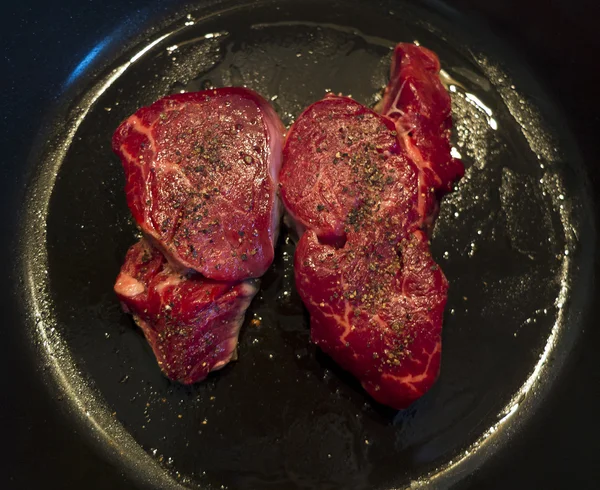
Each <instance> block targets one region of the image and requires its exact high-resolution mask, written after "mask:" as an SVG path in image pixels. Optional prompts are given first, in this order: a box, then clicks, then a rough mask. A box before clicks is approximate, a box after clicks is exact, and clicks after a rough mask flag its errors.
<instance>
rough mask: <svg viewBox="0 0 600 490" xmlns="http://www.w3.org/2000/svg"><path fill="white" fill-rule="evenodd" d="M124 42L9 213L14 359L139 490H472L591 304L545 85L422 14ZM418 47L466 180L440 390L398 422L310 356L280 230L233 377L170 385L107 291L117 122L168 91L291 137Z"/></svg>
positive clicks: (121, 218)
mask: <svg viewBox="0 0 600 490" xmlns="http://www.w3.org/2000/svg"><path fill="white" fill-rule="evenodd" d="M131 26H134V29H133V31H135V32H131V31H128V29H129V27H131ZM135 26H136V23H135V22H133V23H131V24H128V23H122V24H121V23H117V24H116V25H115V30H114V31H113V32H112V33H109V34H108V35H107V36H105V37H103V38H101V39H100V40H98V42H97V44H96V45H95V46H94V47H93V49H91V50H90V51H89V53H88V54H87V55H85V56H84V57H83V59H82V60H81V61H80V63H79V64H78V65H77V66H75V67H74V68H73V70H72V71H71V73H70V75H69V76H68V77H67V78H66V80H65V81H64V82H65V86H64V94H63V96H62V98H61V100H60V102H59V103H58V104H57V105H56V107H55V110H54V112H53V113H50V114H49V116H48V119H47V121H48V123H47V125H46V127H45V128H44V129H42V130H40V132H39V134H38V135H37V139H36V143H35V146H34V149H33V152H32V154H31V157H30V158H31V159H32V160H33V161H34V168H33V171H32V173H31V175H30V176H29V180H28V184H27V190H26V194H25V196H26V197H25V200H24V203H23V207H22V209H20V210H18V211H19V235H18V242H17V249H16V251H17V255H16V258H17V264H16V269H15V270H16V272H15V283H14V284H13V286H16V287H18V291H19V295H20V298H19V299H20V306H21V314H22V315H23V323H24V324H25V325H24V326H23V328H24V329H26V332H27V336H28V337H27V339H28V342H29V343H30V344H31V347H30V351H29V355H28V356H26V357H24V358H23V359H22V360H21V361H20V362H29V363H30V362H32V361H33V362H34V363H35V366H36V369H37V370H36V372H37V373H38V375H39V376H40V379H42V380H43V382H44V383H45V384H46V389H47V390H49V392H50V393H51V395H52V398H53V402H54V403H55V404H56V405H59V406H62V408H63V409H64V413H65V414H66V417H67V420H68V423H69V424H73V425H74V426H75V427H77V430H78V431H79V432H81V433H83V434H85V437H87V438H88V439H89V441H90V442H91V443H92V445H93V446H94V448H95V449H94V450H95V451H97V452H98V453H99V454H101V455H102V456H101V457H103V458H105V459H106V460H108V461H110V463H111V464H112V465H113V466H115V467H117V468H119V471H123V472H124V473H125V474H126V475H127V478H128V479H129V481H130V482H132V484H135V485H139V486H142V487H158V488H183V487H186V486H189V487H193V488H195V487H199V488H232V489H238V488H239V489H257V490H258V489H295V488H298V489H313V488H314V489H321V488H328V489H329V488H330V489H338V488H339V489H367V488H369V489H370V488H377V489H391V488H404V487H407V486H419V485H425V486H435V487H446V486H448V485H452V484H460V483H461V482H462V484H465V481H464V478H465V476H466V475H468V474H469V473H471V472H472V471H474V470H475V469H477V468H480V467H482V466H484V465H485V463H486V461H487V460H488V459H489V458H490V457H491V456H492V455H493V454H494V453H496V452H500V453H501V452H502V450H504V451H506V450H507V449H506V448H509V447H510V445H511V443H512V441H513V440H514V439H515V437H517V436H518V434H519V432H520V431H522V430H525V428H526V426H527V423H529V422H530V419H531V418H535V414H536V413H537V412H539V411H540V409H542V410H543V407H544V403H545V401H546V400H547V399H548V398H549V396H548V395H549V393H551V392H552V390H554V389H555V387H556V384H557V382H559V381H560V379H561V378H560V373H561V370H562V368H563V366H564V364H565V362H567V361H568V360H569V359H570V355H572V352H573V348H574V346H575V345H577V342H578V341H579V339H580V337H581V335H582V330H583V325H584V324H583V315H582V313H583V312H584V311H586V308H589V305H590V304H591V299H592V294H593V289H592V287H593V286H592V278H593V275H592V273H593V270H592V267H593V257H594V240H595V236H594V230H593V222H592V204H591V199H590V194H589V184H588V182H587V180H586V178H585V174H584V172H583V162H582V159H581V156H580V154H579V150H578V147H577V144H576V143H575V139H574V138H573V136H572V135H571V134H570V132H569V129H568V128H567V127H566V126H565V125H564V121H563V119H562V115H561V113H560V111H559V110H558V109H557V107H556V105H555V104H554V103H553V102H552V100H551V97H550V96H549V95H547V93H546V92H545V90H544V88H543V87H542V85H541V84H540V83H539V81H538V80H537V79H536V77H535V74H534V73H533V72H532V70H531V69H530V68H529V66H528V65H527V63H525V62H524V61H523V60H522V59H521V58H520V56H519V55H518V54H516V53H515V52H514V51H513V50H511V49H510V48H508V47H507V46H506V45H504V44H503V43H502V42H500V41H499V40H497V39H496V38H495V37H494V36H493V35H492V34H490V33H489V32H487V31H485V30H483V29H481V28H480V27H479V26H477V25H476V24H473V23H472V21H469V20H467V19H465V18H463V17H461V16H460V15H459V14H458V13H457V12H455V11H453V10H451V9H448V8H446V7H444V6H443V5H441V4H434V3H431V4H423V5H419V6H417V5H414V4H405V3H402V2H394V3H389V4H388V3H386V4H385V5H380V4H378V5H372V4H370V3H368V2H364V3H361V2H336V1H333V0H331V1H327V2H308V1H306V2H285V1H272V2H260V3H254V4H252V5H247V4H244V3H242V2H226V1H221V2H205V3H200V4H196V5H195V6H192V7H189V8H186V9H180V10H177V11H176V10H173V11H169V12H165V13H163V14H162V18H161V17H160V16H159V17H157V18H155V19H154V21H153V22H152V23H148V25H144V26H142V27H140V26H137V27H135ZM121 40H123V41H121ZM414 40H416V41H418V42H419V43H421V44H423V45H425V46H427V47H429V48H431V49H433V50H434V51H436V52H437V53H438V54H439V56H440V59H441V62H442V66H443V68H444V71H445V78H446V81H447V83H448V86H449V89H450V92H451V95H452V98H453V111H454V120H455V134H454V140H453V143H454V152H455V153H457V154H459V155H460V156H461V157H462V158H463V159H464V161H465V163H466V166H467V167H468V170H467V174H466V176H465V178H464V179H463V180H462V181H461V182H460V183H459V185H458V186H457V189H456V191H455V192H454V193H453V194H452V195H450V196H448V197H447V198H445V200H444V201H443V203H442V211H441V214H440V217H439V219H438V222H437V224H436V228H435V232H434V234H433V239H432V248H433V253H434V256H435V257H436V259H437V260H438V262H439V263H440V264H441V266H442V267H443V269H444V271H445V273H446V275H447V277H448V279H449V282H450V284H451V289H450V297H449V302H448V307H447V313H446V319H445V323H444V354H443V361H442V373H441V376H440V379H439V381H438V382H437V383H436V385H435V386H434V388H433V389H432V390H431V391H430V392H429V393H428V394H427V395H425V396H424V397H423V398H422V399H421V400H419V401H418V402H417V403H415V404H414V405H413V406H411V407H410V408H409V409H407V410H404V411H400V412H397V411H392V410H390V409H388V408H386V407H383V406H380V405H377V404H376V403H374V402H373V401H372V400H371V399H370V398H369V397H368V396H367V395H366V394H365V393H364V392H363V391H362V389H361V388H360V386H359V384H358V383H357V382H356V381H355V380H354V379H353V378H352V377H350V376H348V375H347V374H346V373H344V372H343V371H341V370H340V369H339V368H337V367H336V365H335V364H334V363H332V362H331V361H330V360H329V359H328V358H327V357H326V356H325V355H323V354H322V353H321V352H319V351H318V349H316V348H315V347H314V346H311V345H310V343H309V330H308V317H307V314H306V313H305V310H304V309H303V306H302V304H301V301H300V300H299V298H298V296H297V294H296V292H295V290H294V286H293V274H292V268H291V264H292V261H291V259H292V257H293V252H294V246H293V241H292V240H291V239H290V237H289V236H288V235H287V234H286V233H285V232H284V233H283V236H282V237H281V239H280V243H279V246H278V250H277V259H276V261H275V263H274V264H273V266H272V268H271V269H270V270H269V272H268V273H267V274H266V275H265V277H264V279H263V281H262V290H261V293H260V294H259V296H258V297H257V299H256V300H255V301H254V302H253V304H252V306H251V308H250V310H249V312H248V314H247V321H246V324H245V326H244V328H243V330H242V334H241V338H240V359H239V361H238V362H235V363H232V364H231V365H230V366H228V367H227V368H225V369H224V370H222V371H220V372H218V373H215V374H214V375H212V376H210V378H209V379H208V380H207V381H205V382H203V383H200V384H197V385H194V386H191V387H184V386H180V385H177V384H173V383H171V382H169V381H168V380H166V379H165V378H164V377H163V376H162V375H161V373H160V371H159V369H158V367H157V366H156V362H155V360H154V358H153V356H152V354H151V351H150V349H149V347H148V346H147V345H146V343H145V341H144V339H143V336H142V335H141V333H140V332H139V330H138V329H137V328H136V327H135V326H134V325H133V323H132V321H131V318H130V317H129V316H127V315H125V314H124V313H122V311H121V309H120V306H119V304H118V302H117V300H116V298H115V296H114V294H113V292H112V285H113V282H114V278H115V276H116V274H117V272H118V269H119V267H120V264H121V261H122V259H123V257H124V253H125V251H126V249H127V248H128V246H129V245H131V244H132V243H133V242H134V241H135V237H136V235H137V231H136V228H135V226H134V225H133V223H132V220H131V218H130V215H129V212H128V210H127V207H126V204H125V199H124V193H123V191H122V188H123V183H124V182H123V175H122V171H121V168H120V162H119V161H118V159H117V158H116V157H115V156H114V155H112V153H111V151H110V137H111V135H112V132H113V131H114V129H115V128H116V126H117V125H118V124H119V122H120V121H121V120H122V119H124V118H125V117H127V116H128V115H129V114H130V113H132V112H134V111H135V110H136V109H137V108H138V107H140V106H142V105H147V104H149V103H151V102H152V101H154V100H155V99H157V98H158V97H160V96H163V95H166V94H169V93H177V92H180V91H192V90H199V89H204V88H208V87H219V86H228V85H245V86H248V87H250V88H252V89H255V90H257V91H258V92H260V93H261V94H262V95H263V96H265V97H267V98H268V99H270V100H271V101H272V104H273V105H274V107H275V109H276V110H277V111H278V113H279V114H280V116H281V118H282V120H283V121H284V123H286V124H290V123H291V122H292V121H293V119H294V117H296V116H297V115H298V114H299V113H300V111H301V110H302V109H303V108H305V107H306V106H307V105H309V104H310V103H311V102H313V101H315V100H318V99H319V98H321V97H322V96H323V95H324V94H325V92H326V91H329V90H331V91H334V92H342V93H344V94H351V95H352V96H353V97H354V98H356V99H357V100H359V101H360V102H363V103H365V104H367V105H372V104H374V103H375V102H376V101H377V98H378V96H379V94H380V90H381V88H382V87H383V86H384V85H385V83H386V80H387V73H388V69H389V61H390V53H391V51H390V50H391V48H392V47H393V45H394V44H395V43H396V42H398V41H414ZM253 319H254V320H258V322H254V323H253V324H252V325H251V322H250V321H251V320H253ZM256 323H258V325H256ZM7 375H9V376H11V375H13V376H14V374H10V373H7ZM557 379H558V380H559V381H557ZM562 450H564V448H563V449H562ZM65 478H66V480H65V481H68V476H67V475H65Z"/></svg>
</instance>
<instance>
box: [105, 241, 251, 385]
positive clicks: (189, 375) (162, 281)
mask: <svg viewBox="0 0 600 490" xmlns="http://www.w3.org/2000/svg"><path fill="white" fill-rule="evenodd" d="M257 291H258V280H256V279H248V280H245V281H242V282H239V283H236V284H231V283H228V282H222V281H215V280H212V279H206V278H205V277H203V276H202V275H200V274H198V273H194V272H192V273H187V274H181V273H180V272H178V271H175V270H173V268H172V267H171V265H170V264H169V262H168V261H167V260H166V259H165V257H164V255H163V254H162V253H161V252H160V251H158V250H157V249H156V248H154V247H152V246H151V245H150V244H149V243H148V242H147V241H146V240H145V239H142V240H141V241H139V242H138V243H136V244H135V245H133V246H132V247H131V248H130V249H129V251H128V252H127V256H126V257H125V262H124V264H123V266H122V268H121V272H120V274H119V276H118V277H117V281H116V284H115V292H116V293H117V296H118V297H119V300H120V301H121V303H122V305H123V309H124V310H125V311H126V312H129V313H131V314H132V315H133V318H134V319H135V322H136V323H137V324H138V325H139V327H140V328H141V329H142V331H143V332H144V335H145V337H146V339H147V340H148V343H149V344H150V346H151V347H152V350H153V351H154V355H155V356H156V359H157V360H158V364H159V366H160V368H161V370H162V371H163V372H164V374H165V375H166V376H167V377H169V378H170V379H172V380H175V381H179V382H180V383H185V384H189V383H195V382H197V381H201V380H203V379H204V378H205V377H206V376H207V375H208V373H209V372H210V371H215V370H217V369H221V368H222V367H223V366H225V365H226V364H227V363H228V362H229V361H230V360H231V359H232V358H234V357H235V353H236V347H237V340H238V334H239V331H240V327H241V326H242V323H243V321H244V314H245V312H246V309H247V308H248V306H249V305H250V302H251V301H252V298H253V297H254V295H255V294H256V292H257Z"/></svg>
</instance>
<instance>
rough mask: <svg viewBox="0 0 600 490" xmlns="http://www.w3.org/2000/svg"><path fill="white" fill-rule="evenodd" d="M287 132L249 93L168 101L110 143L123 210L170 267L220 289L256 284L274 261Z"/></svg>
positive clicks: (131, 121)
mask: <svg viewBox="0 0 600 490" xmlns="http://www.w3.org/2000/svg"><path fill="white" fill-rule="evenodd" d="M283 133H284V128H283V125H282V124H281V122H280V120H279V118H278V117H277V115H276V114H275V112H274V111H273V109H272V108H271V106H270V105H269V104H268V103H267V102H266V101H265V100H264V99H263V98H262V97H260V96H259V95H258V94H256V93H255V92H252V91H251V90H248V89H245V88H222V89H216V90H207V91H203V92H195V93H186V94H178V95H172V96H169V97H165V98H163V99H160V100H158V101H157V102H155V103H154V104H152V105H151V106H149V107H144V108H142V109H140V110H138V111H137V112H136V113H135V114H134V115H132V116H130V117H129V118H128V119H127V120H125V121H124V122H123V123H122V124H121V126H119V128H118V129H117V131H116V132H115V134H114V136H113V150H114V151H115V152H116V153H117V154H118V155H119V156H120V157H121V160H122V162H123V168H124V169H125V175H126V185H125V191H126V193H127V203H128V205H129V208H130V210H131V212H132V214H133V217H134V219H135V221H136V222H137V224H138V225H139V226H140V228H141V229H142V231H143V232H144V234H145V235H146V237H147V238H148V239H149V240H150V241H151V242H152V243H153V244H154V245H155V246H156V247H158V248H159V249H160V250H161V251H162V252H163V253H164V254H165V256H166V257H167V258H168V260H169V261H170V262H171V263H172V265H173V266H174V267H176V268H177V267H179V268H181V269H193V270H195V271H198V272H200V273H201V274H202V275H203V276H205V277H207V278H211V279H215V280H220V281H239V280H243V279H248V278H251V277H260V276H261V275H262V274H263V273H264V272H265V271H266V269H267V268H268V267H269V265H270V264H271V262H272V261H273V253H274V252H273V247H274V243H275V240H276V237H277V232H278V227H279V220H280V206H279V202H278V198H277V176H278V173H279V169H280V167H281V146H282V141H283Z"/></svg>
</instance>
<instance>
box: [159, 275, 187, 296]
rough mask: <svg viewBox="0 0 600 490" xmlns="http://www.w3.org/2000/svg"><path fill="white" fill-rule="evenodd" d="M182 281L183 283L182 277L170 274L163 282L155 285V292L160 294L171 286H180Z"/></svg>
mask: <svg viewBox="0 0 600 490" xmlns="http://www.w3.org/2000/svg"><path fill="white" fill-rule="evenodd" d="M183 281H185V277H182V276H180V275H178V274H170V275H169V277H168V278H167V279H165V280H164V281H162V282H160V283H158V284H157V285H156V292H158V293H162V291H163V289H165V288H168V287H171V286H173V287H174V286H177V285H178V284H181V283H182V282H183Z"/></svg>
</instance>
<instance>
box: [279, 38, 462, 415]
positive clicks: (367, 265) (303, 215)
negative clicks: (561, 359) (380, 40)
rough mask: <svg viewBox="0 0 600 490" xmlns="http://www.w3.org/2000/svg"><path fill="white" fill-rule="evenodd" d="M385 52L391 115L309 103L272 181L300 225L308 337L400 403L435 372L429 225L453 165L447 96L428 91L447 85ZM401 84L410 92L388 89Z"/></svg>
mask: <svg viewBox="0 0 600 490" xmlns="http://www.w3.org/2000/svg"><path fill="white" fill-rule="evenodd" d="M415 49H417V50H420V49H422V48H416V47H415ZM406 52H408V53H409V54H410V57H411V59H413V58H414V59H416V63H417V64H418V66H417V67H415V68H411V66H410V59H409V60H408V61H406V60H404V56H405V53H406ZM395 53H396V55H398V56H400V57H402V59H399V60H396V61H395V64H394V66H393V68H392V79H391V80H390V85H389V86H388V90H387V92H386V95H385V97H386V99H385V100H394V101H396V102H394V113H393V114H391V117H386V116H382V115H379V114H377V113H375V112H374V111H372V110H370V109H368V108H366V107H364V106H362V105H361V104H359V103H358V102H356V101H354V100H352V99H350V98H347V97H339V96H333V95H328V96H327V97H325V99H323V100H321V101H319V102H316V103H315V104H313V105H312V106H310V107H309V108H308V109H307V110H306V111H304V113H303V114H302V115H301V116H300V117H299V118H298V119H297V120H296V122H295V123H294V125H293V126H292V128H291V129H290V131H289V132H288V136H287V138H286V142H285V145H284V163H283V167H282V171H281V174H280V182H281V195H282V199H283V202H284V204H285V206H286V209H287V211H288V213H289V215H290V216H291V217H292V218H293V220H294V221H295V223H296V228H297V230H298V231H299V233H301V237H300V240H299V242H298V246H297V248H296V253H295V258H294V266H295V278H296V286H297V288H298V292H299V294H300V296H301V298H302V300H303V301H304V303H305V305H306V307H307V309H308V311H309V313H310V317H311V338H312V340H313V342H315V343H316V344H317V345H318V346H319V347H320V348H321V349H322V350H323V351H324V352H325V353H327V354H329V355H330V356H331V357H332V358H333V359H334V360H335V361H336V362H337V363H339V364H340V365H341V366H342V367H343V368H344V369H346V370H348V371H350V372H351V373H352V374H354V375H355V376H356V377H357V378H358V379H359V380H360V381H361V383H362V385H363V387H364V388H365V389H366V390H367V392H368V393H369V394H371V396H373V398H375V399H376V400H377V401H379V402H380V403H383V404H386V405H389V406H391V407H394V408H397V409H401V408H405V407H407V406H408V405H409V404H410V403H412V402H413V401H415V400H416V399H417V398H419V397H420V396H422V395H423V394H424V393H425V392H426V391H427V390H428V389H429V388H430V387H431V386H432V384H433V383H434V382H435V380H436V378H437V375H438V372H439V366H440V358H441V328H442V321H443V311H444V307H445V304H446V299H447V289H448V283H447V281H446V278H445V277H444V274H443V273H442V271H441V270H440V268H439V267H438V265H437V264H436V263H435V261H434V260H433V259H432V257H431V254H430V251H429V242H428V236H427V231H428V230H429V228H430V226H431V222H432V220H433V217H434V216H435V214H436V211H437V201H438V198H439V196H440V195H441V194H442V193H443V192H445V191H447V190H448V189H450V188H451V185H452V182H453V181H454V180H455V179H456V178H458V177H459V176H460V175H462V164H461V163H460V162H459V161H457V160H453V159H452V158H451V157H450V151H449V150H450V146H449V142H448V138H449V128H450V124H451V121H450V99H449V98H447V97H444V95H443V94H439V93H438V92H437V91H439V90H441V91H444V93H445V90H444V88H443V86H442V85H441V83H439V79H438V74H437V70H436V69H435V67H437V69H439V63H438V62H437V58H435V55H433V53H431V52H429V51H423V53H422V56H417V55H418V53H415V52H414V49H413V47H409V48H403V49H397V50H396V52H395ZM431 56H433V58H434V59H433V60H432V59H431ZM423 57H424V59H422V58H423ZM426 60H430V61H428V62H427V63H429V64H427V63H426V62H425V61H426ZM397 66H403V68H402V69H400V70H397V69H396V67H397ZM425 68H427V69H425ZM394 77H396V78H398V77H400V78H401V79H400V80H398V79H396V78H394ZM403 80H406V83H404V81H403ZM407 87H409V88H410V90H411V91H412V94H413V96H412V97H408V96H403V95H402V94H397V93H396V91H398V92H403V91H404V90H406V88H407ZM420 87H424V89H423V90H424V92H423V93H422V94H421V93H419V90H420ZM396 95H397V96H396ZM446 96H447V94H446ZM415 101H418V102H419V104H420V105H418V104H417V103H416V102H415ZM383 107H384V108H386V107H391V105H390V104H388V105H386V104H383ZM384 110H387V109H384ZM414 110H419V111H420V113H419V114H416V115H415V114H412V112H411V111H414ZM399 115H401V116H402V117H399ZM406 121H410V122H411V128H410V129H407V128H406V127H405V126H404V125H403V124H405V122H406ZM421 125H422V126H421ZM425 126H426V127H425ZM436 128H437V129H436ZM429 132H431V134H432V135H431V138H432V141H433V143H431V144H430V142H429V141H428V140H427V141H426V138H427V135H428V134H429ZM436 145H439V148H438V147H437V146H436ZM444 155H445V156H444ZM429 158H432V159H433V160H429Z"/></svg>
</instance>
